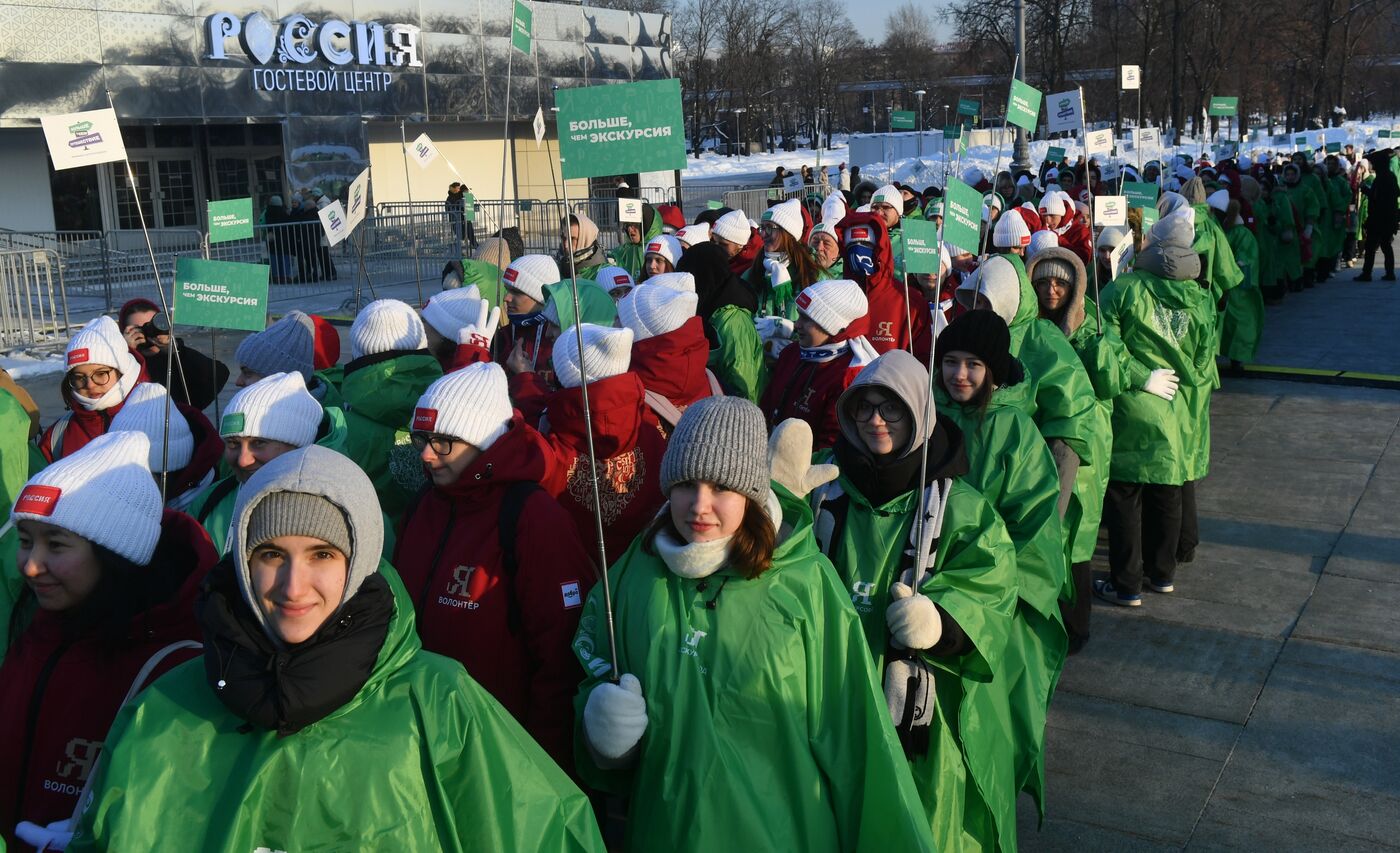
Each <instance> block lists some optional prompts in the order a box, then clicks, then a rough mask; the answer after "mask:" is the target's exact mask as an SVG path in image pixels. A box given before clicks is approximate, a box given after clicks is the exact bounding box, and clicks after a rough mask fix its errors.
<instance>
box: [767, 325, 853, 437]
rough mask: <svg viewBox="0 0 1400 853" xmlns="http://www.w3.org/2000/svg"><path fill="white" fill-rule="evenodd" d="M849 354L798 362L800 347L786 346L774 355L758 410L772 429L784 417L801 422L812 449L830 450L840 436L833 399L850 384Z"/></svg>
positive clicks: (842, 337) (849, 352) (835, 340)
mask: <svg viewBox="0 0 1400 853" xmlns="http://www.w3.org/2000/svg"><path fill="white" fill-rule="evenodd" d="M846 339H847V336H846V335H844V334H842V335H837V336H836V337H834V338H832V340H831V341H830V343H839V342H841V341H844V340H846ZM852 356H853V354H852V353H851V351H850V350H849V349H847V351H846V352H845V353H843V354H842V355H839V356H837V357H836V358H834V359H832V360H831V361H827V362H816V361H803V360H802V347H801V346H800V345H799V344H795V343H794V344H790V345H788V346H787V347H785V348H784V349H783V351H782V352H781V353H780V354H779V355H778V363H777V365H775V366H774V368H773V375H772V378H771V379H769V380H768V388H767V390H765V391H764V392H763V399H762V400H760V401H759V407H760V408H761V409H763V414H764V416H765V417H767V418H768V426H769V427H770V428H771V427H775V426H777V425H778V424H780V423H782V422H783V421H785V420H787V419H788V418H798V419H800V420H804V421H806V422H807V423H809V424H811V426H812V449H813V450H821V449H823V448H826V447H831V446H832V445H834V444H835V443H836V439H837V437H838V436H840V435H841V427H840V425H839V424H838V423H837V422H836V398H837V397H840V396H841V392H842V391H845V390H846V386H848V385H850V384H851V380H852V379H854V378H855V376H854V375H850V374H849V370H850V366H851V358H852Z"/></svg>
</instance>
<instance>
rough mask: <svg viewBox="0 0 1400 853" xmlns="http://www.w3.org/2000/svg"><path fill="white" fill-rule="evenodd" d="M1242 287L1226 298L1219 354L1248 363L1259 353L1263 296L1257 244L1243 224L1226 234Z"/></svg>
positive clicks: (1262, 326)
mask: <svg viewBox="0 0 1400 853" xmlns="http://www.w3.org/2000/svg"><path fill="white" fill-rule="evenodd" d="M1225 238H1226V239H1227V240H1229V242H1230V250H1231V251H1232V252H1233V253H1234V256H1235V263H1236V264H1238V265H1239V267H1240V271H1241V272H1243V273H1244V283H1243V284H1241V285H1240V286H1239V287H1236V288H1235V289H1233V290H1231V291H1230V292H1229V293H1228V294H1227V295H1226V297H1225V322H1224V323H1223V324H1222V325H1221V328H1220V354H1221V355H1223V356H1225V357H1226V358H1229V359H1230V360H1231V361H1239V362H1250V361H1253V360H1254V356H1255V354H1256V353H1257V352H1258V351H1259V339H1260V337H1261V336H1262V335H1263V332H1264V294H1263V293H1261V292H1260V290H1259V279H1258V274H1259V243H1258V242H1257V241H1256V240H1255V239H1254V232H1252V231H1250V230H1249V229H1248V228H1246V227H1245V226H1244V225H1243V224H1240V225H1234V226H1232V227H1231V228H1230V230H1229V231H1226V232H1225Z"/></svg>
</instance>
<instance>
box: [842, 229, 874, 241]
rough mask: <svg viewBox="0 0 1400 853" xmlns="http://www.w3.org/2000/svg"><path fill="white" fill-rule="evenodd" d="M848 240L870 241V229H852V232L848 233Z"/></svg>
mask: <svg viewBox="0 0 1400 853" xmlns="http://www.w3.org/2000/svg"><path fill="white" fill-rule="evenodd" d="M846 239H847V240H869V239H870V229H869V228H852V229H851V230H850V231H847V232H846Z"/></svg>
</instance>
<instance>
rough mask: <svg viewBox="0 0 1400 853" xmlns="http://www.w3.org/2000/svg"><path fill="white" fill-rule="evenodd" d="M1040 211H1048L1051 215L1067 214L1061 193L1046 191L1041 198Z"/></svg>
mask: <svg viewBox="0 0 1400 853" xmlns="http://www.w3.org/2000/svg"><path fill="white" fill-rule="evenodd" d="M1040 212H1041V213H1048V214H1050V215H1051V216H1064V215H1065V202H1064V199H1062V198H1060V194H1059V193H1046V194H1045V195H1044V196H1043V197H1042V198H1041V199H1040Z"/></svg>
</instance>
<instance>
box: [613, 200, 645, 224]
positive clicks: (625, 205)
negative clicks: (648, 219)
mask: <svg viewBox="0 0 1400 853" xmlns="http://www.w3.org/2000/svg"><path fill="white" fill-rule="evenodd" d="M617 221H618V222H641V221H642V200H641V199H637V198H620V199H618V200H617Z"/></svg>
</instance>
